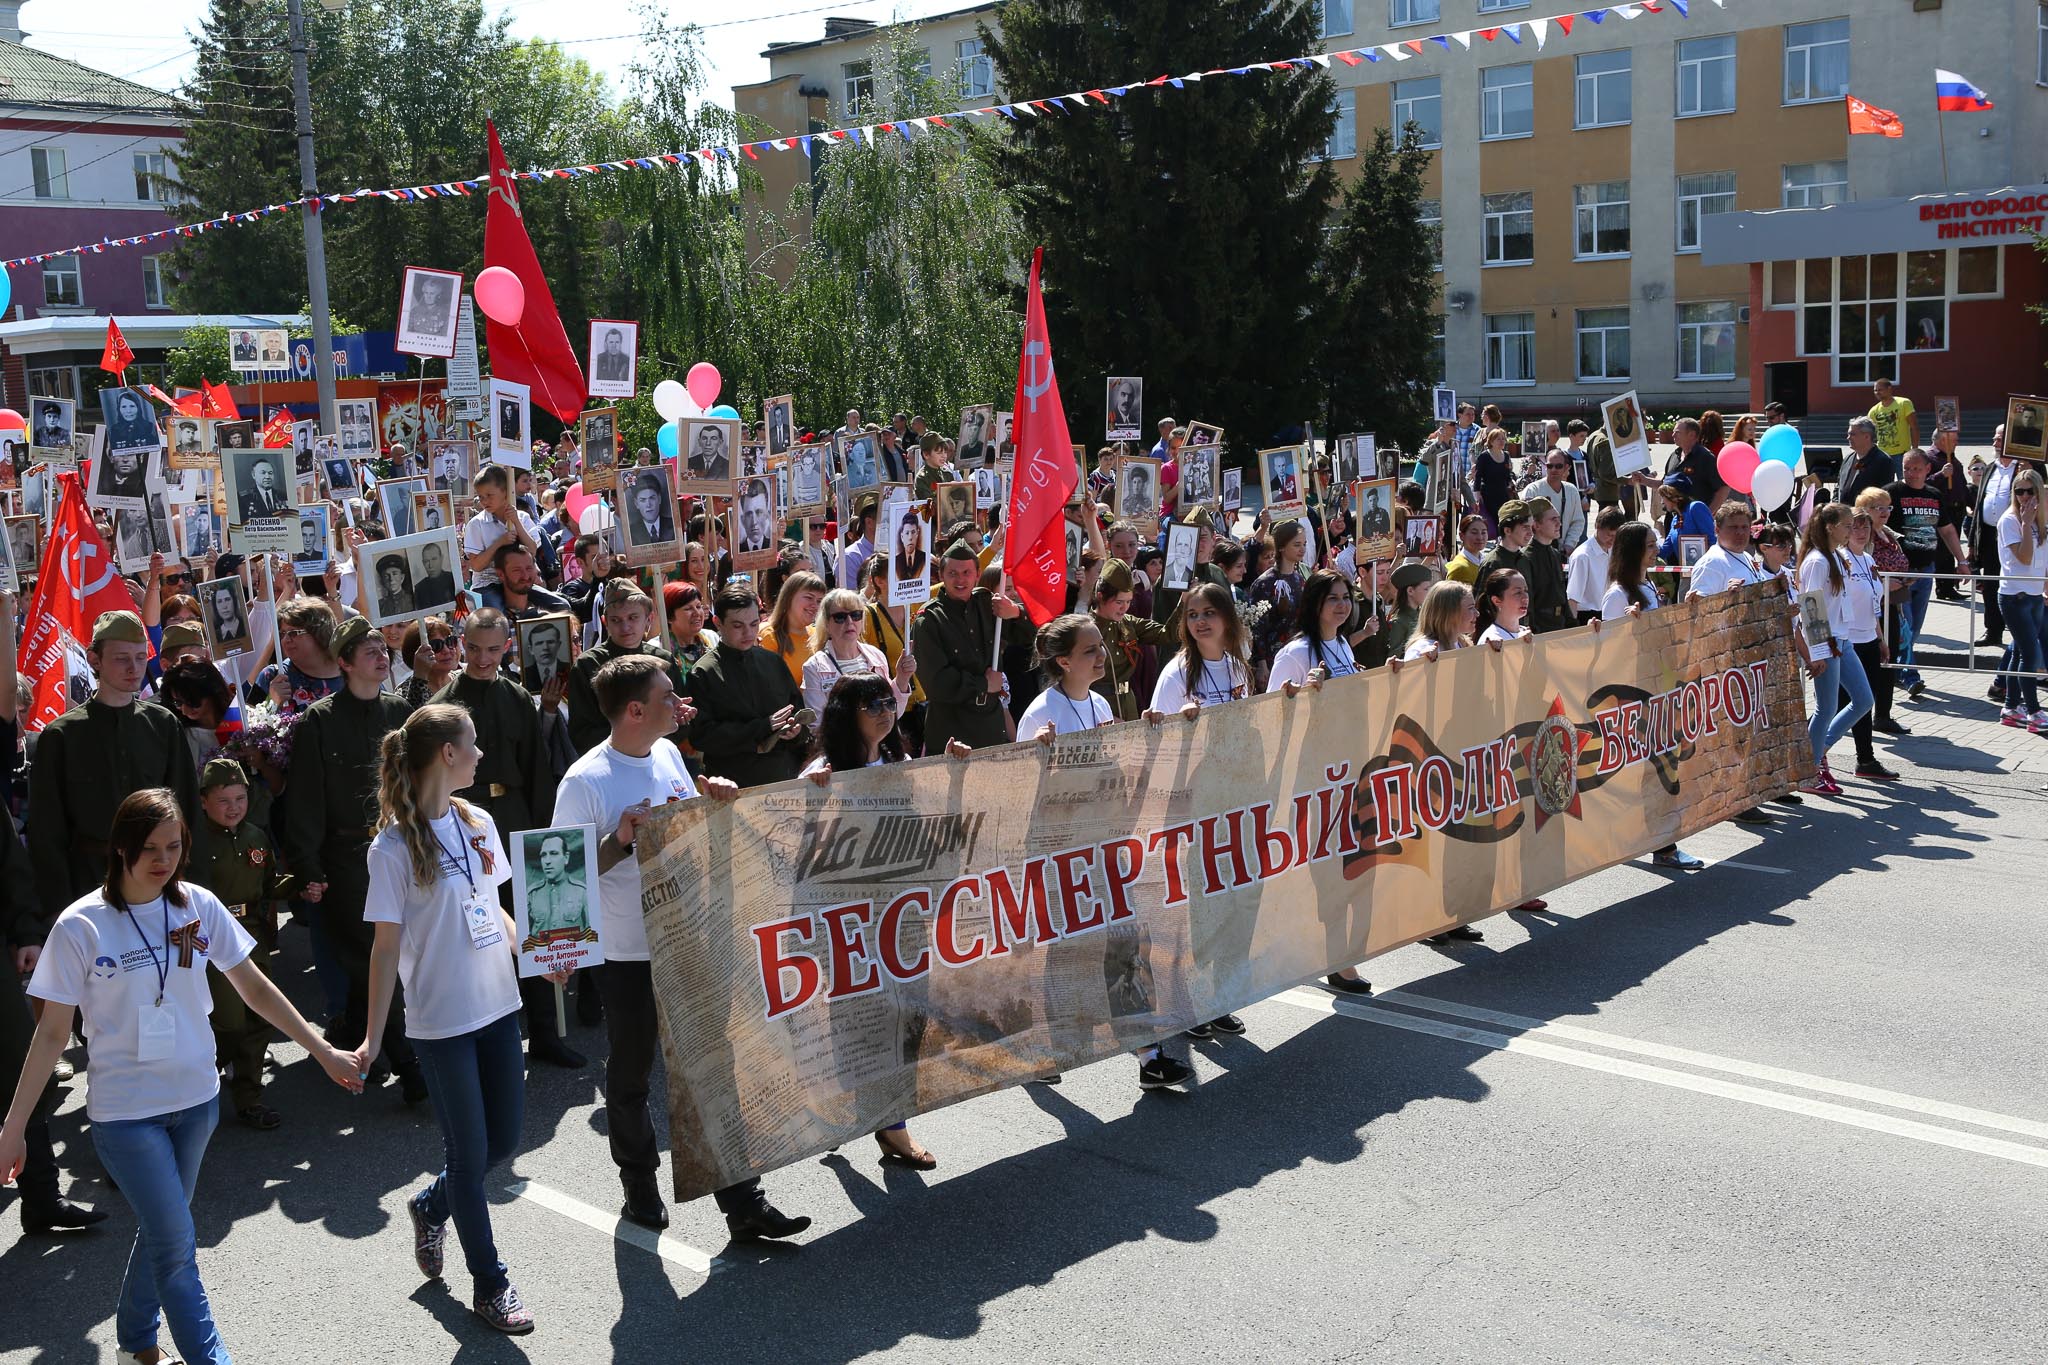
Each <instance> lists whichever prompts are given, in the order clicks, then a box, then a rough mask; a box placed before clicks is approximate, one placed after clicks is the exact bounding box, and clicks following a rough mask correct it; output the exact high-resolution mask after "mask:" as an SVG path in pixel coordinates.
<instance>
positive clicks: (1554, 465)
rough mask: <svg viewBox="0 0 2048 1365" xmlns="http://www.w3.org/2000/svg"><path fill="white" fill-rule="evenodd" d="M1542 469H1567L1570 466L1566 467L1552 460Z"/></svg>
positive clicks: (1566, 465)
mask: <svg viewBox="0 0 2048 1365" xmlns="http://www.w3.org/2000/svg"><path fill="white" fill-rule="evenodd" d="M1543 467H1544V468H1545V469H1569V468H1571V466H1570V465H1568V464H1563V463H1561V462H1559V461H1557V460H1552V461H1551V462H1550V463H1549V464H1546V465H1544V466H1543Z"/></svg>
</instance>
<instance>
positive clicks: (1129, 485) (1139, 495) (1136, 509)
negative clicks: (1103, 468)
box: [1116, 455, 1160, 526]
mask: <svg viewBox="0 0 2048 1365" xmlns="http://www.w3.org/2000/svg"><path fill="white" fill-rule="evenodd" d="M1159 464H1160V462H1159V461H1158V460H1155V459H1152V458H1151V457H1149V456H1145V455H1126V456H1124V457H1123V459H1121V460H1119V461H1117V470H1116V514H1117V515H1118V516H1119V517H1121V518H1123V519H1124V520H1125V521H1134V522H1137V523H1138V524H1139V525H1140V526H1144V525H1149V524H1150V523H1153V522H1156V521H1158V520H1159Z"/></svg>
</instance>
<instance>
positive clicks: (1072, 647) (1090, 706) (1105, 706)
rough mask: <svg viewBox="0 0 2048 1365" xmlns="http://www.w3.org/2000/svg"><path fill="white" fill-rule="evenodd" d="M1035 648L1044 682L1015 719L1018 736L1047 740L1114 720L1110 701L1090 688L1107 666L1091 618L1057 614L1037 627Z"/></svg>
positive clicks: (1099, 635)
mask: <svg viewBox="0 0 2048 1365" xmlns="http://www.w3.org/2000/svg"><path fill="white" fill-rule="evenodd" d="M1035 648H1036V650H1037V653H1038V667H1039V671H1040V672H1042V673H1043V674H1044V675H1045V684H1046V686H1045V690H1044V691H1042V692H1040V693H1039V694H1038V695H1037V696H1035V697H1033V698H1032V699H1031V704H1030V705H1029V706H1027V707H1025V708H1024V714H1023V715H1022V716H1020V717H1019V718H1018V720H1017V733H1018V734H1019V735H1029V736H1031V738H1033V739H1035V740H1037V741H1038V742H1039V743H1040V744H1051V743H1052V741H1053V737H1054V736H1055V735H1072V734H1079V733H1080V732H1082V731H1084V730H1094V729H1098V728H1100V727H1101V726H1104V725H1114V724H1115V723H1116V712H1114V711H1113V710H1111V709H1110V705H1109V700H1108V699H1107V698H1106V697H1104V696H1103V695H1102V694H1101V693H1100V692H1097V691H1095V690H1094V688H1095V684H1096V683H1097V682H1098V681H1100V680H1101V678H1102V675H1103V673H1104V672H1105V671H1107V663H1108V659H1109V649H1108V647H1107V646H1106V645H1104V644H1103V642H1102V631H1101V629H1100V628H1099V627H1097V626H1096V624H1095V622H1094V620H1093V619H1092V618H1090V617H1087V616H1081V615H1078V614H1077V615H1070V616H1061V617H1056V618H1055V619H1054V620H1052V621H1051V622H1049V623H1048V624H1046V625H1045V626H1043V627H1041V628H1040V629H1039V632H1038V638H1037V640H1036V642H1035Z"/></svg>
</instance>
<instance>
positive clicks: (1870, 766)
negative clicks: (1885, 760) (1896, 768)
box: [1856, 759, 1899, 782]
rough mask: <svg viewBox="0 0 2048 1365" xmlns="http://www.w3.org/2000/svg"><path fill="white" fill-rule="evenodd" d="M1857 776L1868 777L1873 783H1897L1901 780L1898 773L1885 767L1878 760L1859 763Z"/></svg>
mask: <svg viewBox="0 0 2048 1365" xmlns="http://www.w3.org/2000/svg"><path fill="white" fill-rule="evenodd" d="M1856 776H1858V777H1867V778H1869V779H1870V780H1871V781H1872V782H1896V781H1898V780H1899V775H1898V774H1897V773H1895V772H1893V771H1892V770H1891V769H1890V768H1887V767H1885V766H1884V764H1882V763H1879V762H1878V761H1877V760H1876V759H1872V760H1870V761H1869V762H1868V763H1858V764H1857V765H1856Z"/></svg>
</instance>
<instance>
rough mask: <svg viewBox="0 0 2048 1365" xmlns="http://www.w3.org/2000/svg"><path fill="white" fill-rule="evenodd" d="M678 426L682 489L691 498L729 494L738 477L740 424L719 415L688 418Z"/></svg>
mask: <svg viewBox="0 0 2048 1365" xmlns="http://www.w3.org/2000/svg"><path fill="white" fill-rule="evenodd" d="M681 425H682V438H683V440H682V446H681V452H682V459H681V461H680V464H681V466H682V471H681V472H682V481H681V485H680V487H681V491H682V492H683V493H685V494H688V495H690V496H693V497H721V496H725V495H728V494H730V493H731V492H732V481H733V479H734V478H735V477H737V475H736V473H735V468H736V466H735V463H734V461H735V459H736V458H737V456H738V453H739V445H740V424H739V423H738V422H735V421H731V420H729V419H726V418H719V417H688V418H685V419H683V422H682V424H681Z"/></svg>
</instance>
